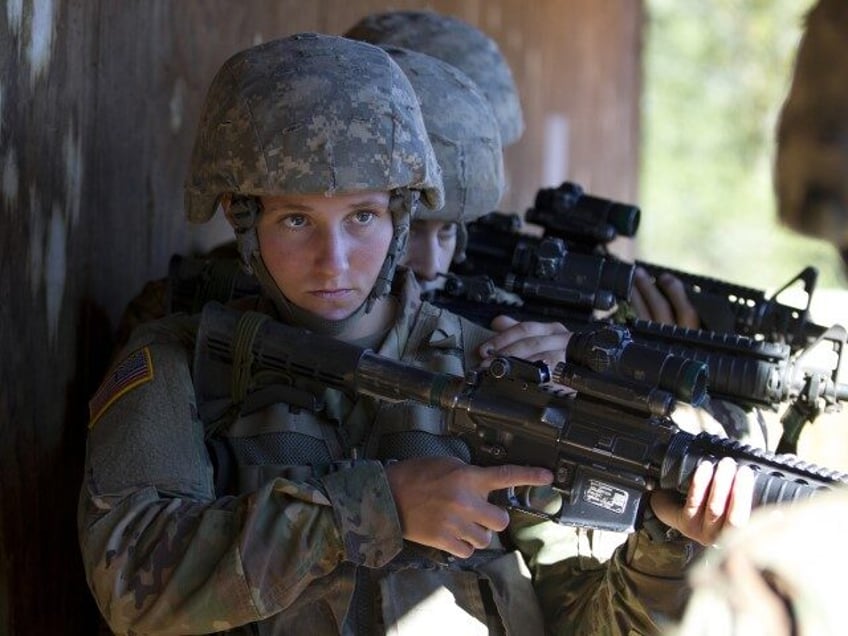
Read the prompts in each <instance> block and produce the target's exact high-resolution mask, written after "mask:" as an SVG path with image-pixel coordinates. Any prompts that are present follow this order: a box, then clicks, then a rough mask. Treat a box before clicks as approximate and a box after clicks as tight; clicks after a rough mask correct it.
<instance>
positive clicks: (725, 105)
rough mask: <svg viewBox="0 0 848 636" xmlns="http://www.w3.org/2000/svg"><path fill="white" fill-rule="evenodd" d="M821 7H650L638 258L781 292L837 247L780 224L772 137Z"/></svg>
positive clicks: (826, 267) (674, 1) (830, 276)
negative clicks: (812, 17) (805, 34)
mask: <svg viewBox="0 0 848 636" xmlns="http://www.w3.org/2000/svg"><path fill="white" fill-rule="evenodd" d="M812 4H813V0H801V1H799V0H646V7H647V15H648V24H647V32H646V38H645V52H644V60H645V73H644V87H643V103H642V113H643V115H642V134H643V156H642V174H641V184H640V190H641V195H640V201H639V205H640V207H641V208H642V223H641V227H640V230H639V235H638V239H639V243H638V251H639V254H638V257H639V258H641V259H643V260H646V261H649V262H653V263H660V264H664V265H668V266H669V267H674V268H676V269H682V270H685V271H690V272H693V273H699V274H706V275H710V276H714V277H717V278H721V279H725V280H728V281H732V282H736V283H739V284H743V285H747V286H750V287H755V288H758V289H765V290H775V289H776V288H778V287H779V286H781V285H782V284H783V283H785V282H786V281H788V280H789V279H791V278H792V277H793V276H794V275H795V274H797V273H798V272H799V271H801V269H803V268H804V267H805V266H807V265H814V266H816V267H817V268H818V269H819V272H820V277H819V287H845V286H846V281H845V278H844V276H843V274H842V271H841V267H840V260H839V257H838V255H837V253H836V250H835V249H834V248H833V247H831V246H830V245H829V244H827V243H825V242H824V241H819V240H814V239H809V238H804V237H802V236H800V235H798V234H795V233H794V232H791V231H789V230H787V229H785V228H783V227H782V226H780V225H779V223H778V220H777V212H776V203H775V198H774V192H773V189H772V163H773V158H774V131H775V126H776V122H777V116H778V112H779V110H780V107H781V105H782V103H783V100H784V97H785V95H786V93H787V90H788V88H789V83H790V80H791V74H792V68H793V64H794V61H795V55H796V52H797V47H798V42H799V40H800V37H801V26H802V20H803V15H804V14H805V13H806V11H807V10H808V9H809V8H810V7H811V6H812Z"/></svg>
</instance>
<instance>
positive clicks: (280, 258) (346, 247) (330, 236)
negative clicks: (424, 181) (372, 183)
mask: <svg viewBox="0 0 848 636" xmlns="http://www.w3.org/2000/svg"><path fill="white" fill-rule="evenodd" d="M262 206H263V211H262V214H261V215H260V216H259V222H258V225H257V234H258V236H259V249H260V252H261V254H262V259H263V261H264V262H265V266H266V267H267V268H268V271H269V273H270V274H271V276H272V277H273V279H274V281H275V282H276V283H277V286H278V287H279V288H280V291H282V292H283V294H284V295H285V296H286V298H288V299H289V300H290V301H291V302H293V303H295V304H296V305H297V306H299V307H300V308H301V309H305V310H307V311H310V312H312V313H314V314H317V315H319V316H321V317H322V318H326V319H328V320H342V319H344V318H347V317H348V316H349V315H351V314H352V313H353V312H354V311H355V310H356V309H357V308H358V307H359V306H360V305H361V304H362V303H363V302H365V300H366V298H367V297H368V294H369V293H371V289H372V288H373V287H374V283H375V282H376V280H377V275H378V274H379V272H380V268H381V267H382V265H383V261H384V260H385V258H386V254H387V253H388V250H389V245H390V243H391V239H392V234H393V226H392V216H391V213H390V212H389V209H388V207H389V195H388V193H386V192H362V193H356V194H347V195H338V196H334V197H325V196H324V195H321V194H317V195H314V194H311V195H286V196H275V197H262Z"/></svg>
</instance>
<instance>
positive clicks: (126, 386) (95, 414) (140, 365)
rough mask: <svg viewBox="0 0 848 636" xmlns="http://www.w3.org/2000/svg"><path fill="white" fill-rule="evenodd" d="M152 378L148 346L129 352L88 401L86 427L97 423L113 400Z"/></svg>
mask: <svg viewBox="0 0 848 636" xmlns="http://www.w3.org/2000/svg"><path fill="white" fill-rule="evenodd" d="M152 379H153V361H152V360H151V358H150V348H149V347H142V348H141V349H138V350H136V351H134V352H132V353H131V354H129V355H128V356H127V357H126V358H124V359H123V360H122V361H121V363H120V364H118V365H117V366H116V367H114V368H113V369H112V370H111V371H110V372H109V374H108V375H107V376H106V378H105V379H104V380H103V383H102V384H101V385H100V388H99V389H97V393H95V394H94V397H92V398H91V400H90V401H89V403H88V413H89V418H88V428H93V427H94V425H95V424H97V420H99V419H100V417H101V416H102V415H103V414H104V413H105V412H106V410H107V409H108V408H109V407H110V406H112V404H114V402H115V400H117V399H118V398H119V397H121V396H122V395H124V394H125V393H128V392H129V391H132V390H133V389H135V388H136V387H139V386H141V385H142V384H146V383H147V382H150V381H151V380H152Z"/></svg>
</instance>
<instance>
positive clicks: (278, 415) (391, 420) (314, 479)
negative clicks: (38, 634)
mask: <svg viewBox="0 0 848 636" xmlns="http://www.w3.org/2000/svg"><path fill="white" fill-rule="evenodd" d="M399 291H400V294H399V298H400V301H401V303H402V306H403V311H402V312H400V316H401V318H400V319H399V321H398V322H397V323H396V324H395V325H394V326H393V327H392V329H391V330H390V332H389V333H388V335H387V336H386V338H385V340H384V341H383V343H382V344H381V345H380V347H379V349H378V351H379V353H381V354H382V355H387V356H390V357H394V358H399V359H401V360H404V361H406V362H408V363H410V364H416V365H419V366H426V367H427V368H430V369H432V370H438V371H445V372H450V373H455V374H461V373H462V372H463V370H464V368H466V367H467V364H468V362H472V361H470V360H469V361H468V362H467V361H466V360H465V359H464V355H467V352H469V351H474V350H475V348H476V347H475V345H477V344H479V343H480V342H482V341H483V340H484V339H486V338H488V337H489V336H490V335H491V334H490V333H488V332H486V331H484V330H481V329H480V328H479V327H476V326H475V325H473V324H471V323H469V322H467V321H465V320H464V319H460V318H457V317H456V316H453V315H452V314H448V313H446V312H443V311H442V310H439V309H436V308H434V307H432V306H430V305H428V304H426V303H421V302H420V301H419V300H418V298H419V296H420V294H419V290H418V288H417V286H416V285H415V284H414V282H413V281H412V280H411V277H409V278H408V279H407V280H406V281H405V286H404V287H403V288H402V289H401V290H399ZM242 308H246V307H245V306H244V305H243V306H242ZM251 308H252V309H265V310H266V311H273V310H272V309H270V308H269V305H268V304H267V303H266V304H265V305H261V306H253V307H251ZM194 327H195V319H193V318H186V317H183V316H176V317H173V318H169V319H166V320H165V321H162V322H157V323H152V324H150V325H147V326H144V327H142V328H141V329H139V330H137V331H136V332H135V334H134V335H133V337H132V339H131V342H130V343H129V345H128V347H127V349H126V352H127V353H126V354H125V355H124V356H123V362H122V363H121V364H119V365H118V366H117V367H116V369H115V370H114V372H113V373H111V374H110V375H109V378H108V379H107V381H106V382H105V383H104V386H106V387H109V386H110V385H111V384H113V383H115V382H119V381H120V378H121V377H124V376H126V375H128V374H130V375H132V376H133V377H134V378H135V382H137V384H136V385H135V387H134V388H130V389H129V390H128V391H126V392H124V393H123V394H122V395H120V396H118V397H117V398H116V399H114V400H113V401H112V403H111V404H109V403H108V402H107V401H105V398H104V397H103V396H106V395H108V393H106V392H104V390H101V392H100V393H99V394H98V396H96V397H95V399H94V400H92V428H91V431H90V438H89V447H88V448H89V450H88V456H87V462H86V473H85V474H86V479H85V485H84V488H83V493H82V499H81V508H80V533H81V537H83V542H82V546H83V559H84V563H85V566H86V571H87V573H88V577H89V581H90V584H91V587H92V591H93V592H94V594H95V597H96V598H97V600H98V603H99V605H100V607H101V610H102V611H103V614H104V616H105V617H106V618H107V620H108V621H109V624H110V625H111V627H112V629H113V630H115V632H116V633H204V632H215V631H218V632H223V631H225V630H235V629H236V628H237V627H238V626H240V625H245V624H248V623H252V622H255V623H256V628H257V629H258V631H254V632H251V631H249V630H248V631H244V633H262V634H283V633H306V630H310V631H311V632H312V633H315V634H335V633H380V629H383V628H384V627H385V626H386V625H394V628H395V631H391V632H389V633H395V634H405V633H416V632H406V631H404V629H413V626H419V624H418V623H416V620H421V621H423V626H425V627H426V628H427V629H429V630H432V629H433V628H439V627H444V628H445V629H446V633H508V634H538V633H542V632H543V628H542V626H541V625H542V622H541V621H542V619H541V615H542V611H543V610H544V613H545V615H546V616H547V619H546V622H547V623H548V625H549V628H550V629H551V630H552V631H555V632H556V633H574V634H615V633H622V634H632V633H656V631H657V626H656V624H655V622H654V620H655V619H654V618H652V616H653V615H654V614H655V613H665V612H671V611H672V610H673V609H674V606H675V605H676V604H677V603H678V602H679V601H680V598H681V589H682V583H683V581H682V578H681V577H682V575H683V568H684V567H685V565H686V564H687V563H688V561H689V559H690V558H691V557H692V555H693V554H694V550H695V548H694V546H693V545H692V544H691V543H690V542H688V541H670V542H668V543H658V544H650V542H649V540H648V539H647V537H646V535H645V534H644V533H643V532H639V533H636V534H634V535H633V536H632V537H631V538H630V540H629V541H628V542H627V543H626V544H625V545H624V546H622V547H621V548H619V549H618V550H617V552H616V553H615V554H614V556H613V557H612V559H611V561H610V562H609V564H608V565H601V564H597V563H590V562H587V561H586V560H585V559H582V558H581V557H580V551H581V549H582V546H580V545H578V542H579V541H581V540H582V537H584V536H585V533H576V532H574V531H573V529H571V528H565V527H561V526H556V525H554V524H552V523H550V522H544V523H537V522H532V521H529V520H527V519H524V518H516V519H514V521H513V523H512V525H511V529H512V530H511V535H512V536H511V541H512V542H514V543H515V544H516V545H517V546H518V547H519V548H521V549H522V551H523V552H524V553H525V554H527V555H528V556H529V560H528V563H529V564H530V567H531V569H532V571H533V572H534V573H535V574H536V577H537V578H536V580H535V582H534V586H535V594H536V595H537V596H538V598H539V599H540V601H541V604H539V603H537V601H536V600H535V599H534V589H533V587H531V585H530V573H529V572H528V569H527V566H526V565H525V562H524V561H523V560H522V559H521V558H520V557H518V555H517V553H515V552H511V551H509V550H506V549H504V548H502V547H501V546H500V545H499V544H498V543H497V542H496V543H495V544H493V545H492V546H491V548H490V549H489V550H482V551H479V550H478V551H477V552H476V553H475V555H474V556H473V557H472V558H471V559H468V560H464V561H463V560H460V559H454V558H452V557H449V556H447V555H445V554H443V553H440V552H437V551H435V550H432V549H429V548H425V547H422V546H416V545H415V544H410V543H406V542H404V541H403V538H402V533H401V528H400V524H399V521H398V517H397V512H396V510H395V507H394V503H393V499H392V496H391V492H390V490H389V488H388V483H387V481H386V476H385V468H384V467H385V463H386V462H387V461H392V460H396V459H404V458H405V457H410V456H420V455H425V454H438V455H454V456H458V457H464V458H465V459H467V455H464V452H465V451H464V447H463V446H461V445H457V444H456V440H455V439H453V438H450V437H447V436H445V430H446V429H445V426H446V425H445V421H444V417H443V415H442V414H441V412H440V411H438V410H434V409H429V408H426V407H422V406H417V405H402V406H391V405H390V406H386V405H380V404H377V403H375V402H373V401H371V400H369V399H359V400H353V401H352V400H350V399H349V398H348V397H347V396H344V395H341V394H339V393H337V392H335V391H328V392H327V394H326V395H325V398H326V401H327V404H328V409H327V411H326V412H324V413H321V414H312V413H307V412H303V411H301V412H299V413H291V412H289V409H288V408H287V407H286V406H285V405H274V406H271V407H268V408H267V409H265V410H263V411H259V412H256V413H252V414H250V415H247V416H242V417H239V418H236V419H235V420H234V421H233V422H232V423H230V424H229V425H227V426H226V427H225V428H224V429H223V430H221V431H219V436H220V438H221V439H224V440H226V443H227V445H228V447H229V448H230V449H231V451H232V454H233V456H234V457H235V458H236V464H237V480H236V483H235V484H234V486H233V489H232V492H231V493H229V494H227V495H221V494H216V490H215V483H214V482H215V477H216V475H215V474H214V472H213V467H212V464H211V463H210V459H209V457H208V455H207V450H206V446H205V445H204V436H205V431H204V426H203V424H202V422H200V421H199V419H198V405H197V404H196V400H195V394H194V387H193V385H192V378H191V363H190V361H191V359H192V354H191V349H192V342H193V340H192V339H193V335H194ZM352 457H356V459H352ZM568 550H572V551H573V552H572V553H573V554H575V555H576V556H575V557H574V558H573V559H566V560H563V559H562V555H563V552H564V551H568ZM551 554H553V555H555V556H554V562H552V563H551V562H548V561H547V560H546V559H547V557H548V556H549V555H551ZM481 585H482V586H483V587H482V590H483V591H482V592H481ZM422 589H428V590H429V589H433V590H440V592H439V593H438V594H434V596H433V597H432V603H431V604H428V605H426V607H427V608H428V612H427V613H424V614H423V615H422V613H421V612H420V611H418V612H416V611H415V609H414V607H415V604H416V603H419V602H421V600H422V599H421V596H422ZM448 592H450V594H451V598H450V600H447V601H444V600H443V599H442V596H443V595H445V594H448ZM440 599H442V600H440ZM458 608H463V610H464V611H465V612H466V613H467V614H470V615H471V616H473V617H475V618H476V619H477V621H478V623H479V624H477V625H476V628H475V629H476V630H477V631H469V630H468V623H466V622H465V621H467V620H468V618H467V615H466V617H465V618H462V617H461V616H459V615H457V611H458ZM431 609H432V612H430V610H431ZM404 615H405V616H406V620H405V621H402V622H401V623H400V624H399V625H395V621H396V619H398V618H399V617H400V616H404ZM498 616H499V617H500V618H496V617H498ZM454 620H455V621H458V622H451V621H454ZM493 620H494V621H495V623H494V625H492V626H491V631H490V632H487V631H486V628H485V627H484V625H485V624H486V622H487V621H493ZM501 620H502V621H503V624H502V625H501V624H499V623H500V622H501ZM360 621H362V622H360ZM366 627H367V628H366ZM419 627H420V626H419ZM245 629H246V628H245ZM230 633H241V632H238V631H233V632H230Z"/></svg>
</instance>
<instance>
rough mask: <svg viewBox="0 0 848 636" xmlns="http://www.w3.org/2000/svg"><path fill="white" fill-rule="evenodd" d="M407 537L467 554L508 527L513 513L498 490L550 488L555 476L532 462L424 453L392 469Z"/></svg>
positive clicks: (390, 473)
mask: <svg viewBox="0 0 848 636" xmlns="http://www.w3.org/2000/svg"><path fill="white" fill-rule="evenodd" d="M386 473H387V475H388V479H389V485H390V487H391V489H392V495H393V496H394V500H395V506H396V507H397V510H398V515H399V516H400V522H401V526H402V528H403V536H404V539H407V540H409V541H415V542H416V543H421V544H423V545H427V546H431V547H434V548H437V549H439V550H444V551H446V552H449V553H451V554H453V555H455V556H457V557H460V558H467V557H469V556H471V555H472V554H473V553H474V550H476V549H479V548H485V547H487V546H488V545H489V543H490V542H491V540H492V533H493V532H500V531H501V530H504V529H505V528H506V527H507V525H508V524H509V514H508V513H507V511H506V510H504V509H503V508H501V507H499V506H496V505H494V504H492V503H490V502H489V494H490V493H491V492H492V491H495V490H501V489H504V488H510V487H519V486H545V485H548V484H550V483H551V482H552V481H553V475H552V474H551V472H550V471H548V470H546V469H544V468H531V467H527V466H511V465H503V466H487V467H481V466H471V465H469V464H465V463H463V462H462V461H460V460H458V459H456V458H454V457H418V458H414V459H407V460H403V461H398V462H394V463H392V464H389V466H388V467H387V468H386Z"/></svg>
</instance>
